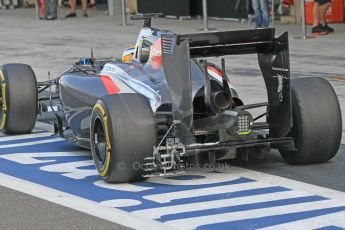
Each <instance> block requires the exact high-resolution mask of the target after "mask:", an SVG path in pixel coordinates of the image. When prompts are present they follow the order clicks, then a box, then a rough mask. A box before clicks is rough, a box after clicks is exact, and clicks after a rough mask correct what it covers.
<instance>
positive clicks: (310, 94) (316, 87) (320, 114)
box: [280, 77, 342, 164]
mask: <svg viewBox="0 0 345 230" xmlns="http://www.w3.org/2000/svg"><path fill="white" fill-rule="evenodd" d="M291 97H292V114H293V128H292V130H291V131H290V133H289V136H291V137H293V138H294V140H295V144H296V148H297V149H298V150H297V151H286V150H285V151H284V150H281V151H280V152H281V154H282V156H283V158H284V159H285V160H286V161H287V162H288V163H290V164H311V163H322V162H326V161H328V160H330V159H332V158H333V157H334V156H335V155H336V153H337V152H338V149H339V146H340V142H341V136H342V116H341V110H340V106H339V101H338V98H337V95H336V94H335V92H334V90H333V88H332V86H331V84H330V83H329V82H328V81H327V80H325V79H323V78H316V77H312V78H298V79H293V80H291Z"/></svg>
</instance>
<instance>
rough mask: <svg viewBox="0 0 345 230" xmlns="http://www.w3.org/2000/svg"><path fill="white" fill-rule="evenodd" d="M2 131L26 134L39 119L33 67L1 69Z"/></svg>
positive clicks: (0, 121) (15, 66) (2, 67)
mask: <svg viewBox="0 0 345 230" xmlns="http://www.w3.org/2000/svg"><path fill="white" fill-rule="evenodd" d="M0 85H1V90H0V91H1V92H0V130H2V131H3V132H5V133H7V134H25V133H29V132H31V130H32V129H33V128H34V126H35V123H36V118H37V106H38V104H37V82H36V77H35V74H34V72H33V71H32V69H31V67H30V66H28V65H24V64H7V65H3V66H1V68H0Z"/></svg>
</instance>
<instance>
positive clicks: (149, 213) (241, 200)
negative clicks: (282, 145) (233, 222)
mask: <svg viewBox="0 0 345 230" xmlns="http://www.w3.org/2000/svg"><path fill="white" fill-rule="evenodd" d="M308 195H310V194H306V193H302V192H297V191H283V192H276V193H274V194H272V193H269V194H259V195H251V196H246V197H238V198H230V199H222V200H214V201H206V202H198V203H191V204H182V205H175V206H168V207H159V208H152V209H145V210H140V211H135V212H133V214H136V215H138V216H142V217H146V218H150V219H158V218H160V217H162V216H164V215H170V214H178V213H183V212H193V211H201V210H207V209H210V207H211V208H212V209H214V208H225V207H229V206H236V205H245V204H253V203H259V202H268V201H276V200H281V199H289V198H298V197H304V196H308Z"/></svg>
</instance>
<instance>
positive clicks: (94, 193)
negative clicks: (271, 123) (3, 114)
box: [0, 136, 345, 230]
mask: <svg viewBox="0 0 345 230" xmlns="http://www.w3.org/2000/svg"><path fill="white" fill-rule="evenodd" d="M55 137H56V136H52V137H44V138H43V137H42V138H28V139H19V140H14V141H6V142H2V143H0V144H20V143H26V142H31V141H40V140H46V139H47V140H49V139H51V138H55ZM76 151H85V152H86V153H89V151H88V150H85V149H82V148H79V147H77V146H75V145H74V144H72V143H69V142H68V141H58V142H53V143H46V144H38V145H31V146H23V147H11V148H6V149H0V156H1V155H4V154H14V153H16V154H17V153H39V152H42V153H43V152H50V153H54V152H76ZM35 159H37V160H40V159H44V160H52V162H43V163H39V164H31V165H30V164H26V165H24V164H19V163H16V162H14V161H10V160H6V159H4V158H0V172H1V173H4V174H7V175H10V176H14V177H17V178H20V179H23V180H26V181H30V182H33V183H37V184H40V185H43V186H46V187H50V188H53V189H56V190H60V191H63V192H66V193H69V194H73V195H76V196H79V197H82V198H85V199H88V200H92V201H96V202H102V201H109V200H116V199H129V200H135V201H137V202H138V203H139V204H137V205H133V206H130V205H129V206H127V207H121V208H120V209H121V210H124V211H127V212H133V211H140V210H148V209H152V208H158V207H174V206H175V205H181V204H194V203H199V202H206V201H216V200H221V199H233V198H240V197H251V196H254V195H263V194H272V197H274V194H277V193H280V192H284V191H292V190H291V189H289V188H286V187H284V185H279V184H277V185H275V186H271V187H260V186H263V184H260V183H258V182H259V181H256V180H253V179H250V178H246V177H239V178H235V179H229V180H225V181H223V182H215V181H212V180H211V181H210V183H207V184H197V183H195V184H194V185H172V184H166V183H163V182H162V183H160V182H159V180H158V181H157V182H152V181H151V182H150V181H143V182H137V183H131V184H132V185H135V186H138V187H142V188H149V189H147V190H142V191H136V192H130V191H123V190H119V189H107V188H102V187H99V186H97V185H95V184H94V183H95V182H98V181H100V180H101V177H100V176H98V175H95V176H88V177H86V178H84V179H81V180H76V179H72V178H69V177H66V176H63V175H62V174H63V173H61V172H47V171H43V170H42V169H40V167H42V166H49V165H58V164H62V163H70V162H79V161H87V160H91V159H92V158H91V154H90V155H82V156H75V155H72V154H71V156H54V157H35ZM78 169H80V170H95V167H94V165H87V166H81V167H78ZM225 176H226V175H225ZM205 178H206V177H205V176H201V175H184V176H178V177H168V178H166V179H169V181H173V180H175V181H176V182H188V181H196V182H197V181H198V180H201V179H205ZM162 180H165V179H162ZM240 184H247V185H253V187H252V188H250V189H247V190H243V191H236V192H227V193H222V191H219V193H218V194H209V195H199V196H194V197H188V198H187V197H186V198H183V197H182V198H179V199H175V200H171V201H170V202H167V203H163V204H161V203H158V202H154V201H152V200H147V199H145V198H144V197H145V196H149V195H160V194H167V193H171V192H179V191H181V192H186V191H190V192H191V194H193V190H195V189H205V188H206V189H207V188H215V187H219V186H232V185H233V186H236V185H240ZM266 186H267V185H266ZM249 187H250V186H249ZM326 199H328V198H326V197H323V196H317V195H306V196H304V197H298V198H297V197H291V198H289V199H281V200H277V201H267V202H260V203H249V204H245V205H237V206H229V207H224V208H214V207H212V205H211V206H210V207H209V208H208V209H207V210H201V211H193V212H187V211H186V212H183V213H179V214H171V215H165V216H162V217H161V218H160V219H158V221H161V222H166V221H171V220H180V219H185V218H193V217H203V216H209V215H217V214H226V213H231V212H240V211H248V210H256V209H262V210H263V211H264V210H265V208H270V207H281V208H282V209H284V206H286V205H289V204H299V203H310V205H311V209H312V204H313V202H316V201H320V200H326ZM344 210H345V206H344V204H341V203H340V204H339V207H335V208H327V209H322V210H310V211H305V212H297V211H296V212H294V213H289V214H284V215H273V216H268V217H262V218H252V219H243V220H239V221H233V222H226V223H219V224H210V225H204V226H200V229H215V228H216V229H255V228H263V227H268V226H274V225H278V224H282V223H289V222H292V221H296V220H304V219H308V218H311V217H316V216H322V215H326V214H330V213H337V212H340V211H344ZM244 218H245V217H244ZM326 224H328V225H329V224H330V223H325V225H326ZM333 227H334V226H332V225H330V226H326V227H325V228H322V229H325V230H328V229H330V230H332V229H342V228H337V227H334V228H333Z"/></svg>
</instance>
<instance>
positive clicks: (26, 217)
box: [0, 9, 345, 229]
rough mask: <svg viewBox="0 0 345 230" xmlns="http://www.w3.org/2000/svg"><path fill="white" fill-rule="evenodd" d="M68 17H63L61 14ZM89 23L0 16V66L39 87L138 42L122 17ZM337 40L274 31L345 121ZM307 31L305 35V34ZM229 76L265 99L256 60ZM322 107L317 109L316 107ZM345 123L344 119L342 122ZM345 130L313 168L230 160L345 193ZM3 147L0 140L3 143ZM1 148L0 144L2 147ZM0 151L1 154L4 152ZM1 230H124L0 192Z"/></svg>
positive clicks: (276, 160)
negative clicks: (329, 92)
mask: <svg viewBox="0 0 345 230" xmlns="http://www.w3.org/2000/svg"><path fill="white" fill-rule="evenodd" d="M64 13H66V11H65V10H61V12H60V14H61V15H63V14H64ZM89 15H90V16H89V18H81V17H78V18H74V19H66V20H57V21H38V20H35V17H34V10H33V9H18V10H8V11H0V30H1V35H0V37H1V43H0V63H1V64H5V63H26V64H29V65H31V66H32V68H33V69H34V71H35V73H36V76H37V79H38V80H39V81H42V80H47V79H48V74H47V73H48V71H50V73H51V76H52V77H54V76H58V75H59V73H61V72H63V71H64V70H65V69H66V68H67V67H68V66H69V65H70V64H71V63H73V62H76V61H78V59H79V58H80V57H88V56H89V55H90V48H91V47H92V48H93V51H94V55H95V57H96V58H97V57H109V56H113V57H120V56H121V54H122V51H123V50H124V49H125V48H126V47H129V46H131V45H133V44H134V43H135V40H136V37H137V34H138V31H139V29H140V27H141V25H142V22H130V23H131V25H129V26H127V27H126V28H123V27H122V26H121V21H120V18H119V17H108V16H106V15H105V14H104V13H103V12H102V11H96V10H92V11H90V13H89ZM153 25H154V26H155V27H158V28H164V29H168V30H172V31H174V32H177V33H195V32H198V29H200V28H202V20H197V19H191V20H184V21H179V20H173V19H157V20H154V22H153ZM332 26H333V27H334V28H335V30H336V33H334V34H330V35H327V36H322V37H317V38H314V39H308V40H301V39H295V37H297V36H301V33H300V31H301V29H300V26H297V25H276V27H277V34H281V33H283V32H285V31H288V32H289V34H290V61H291V75H292V78H295V77H301V76H305V77H312V76H319V77H324V78H326V79H328V80H329V81H330V82H331V84H332V85H333V87H334V89H335V91H336V93H337V95H338V98H339V102H340V105H341V108H342V111H343V118H344V116H345V115H344V114H345V64H344V63H345V52H344V51H345V48H344V47H345V24H335V25H332ZM210 27H211V28H217V29H218V30H238V29H251V28H253V27H254V25H253V24H248V23H239V22H232V21H214V20H211V21H210ZM309 31H310V28H309ZM227 72H228V75H230V76H231V79H232V82H233V84H234V85H235V87H236V88H237V89H238V91H239V93H240V95H241V97H242V98H244V101H245V102H246V103H253V102H262V101H264V100H265V97H266V94H265V87H264V83H263V79H262V77H261V73H260V71H259V67H258V63H257V57H256V55H246V56H235V57H234V56H231V57H228V58H227ZM320 107H322V105H320ZM343 120H344V119H343ZM344 134H345V123H344V122H343V139H342V146H341V148H340V150H339V153H338V155H337V156H336V157H335V158H334V159H332V160H331V161H330V162H328V163H325V164H320V165H310V166H290V165H287V164H286V163H285V162H284V161H283V160H282V158H281V157H280V155H279V154H278V153H277V152H274V151H273V152H272V153H270V154H268V155H267V156H266V158H265V159H264V160H263V161H261V160H251V161H249V162H243V161H235V162H233V165H234V166H236V167H240V168H248V169H252V170H255V171H258V172H264V173H267V174H271V175H277V176H280V177H283V178H289V179H292V180H296V181H302V182H305V183H308V184H313V185H317V186H321V187H324V188H329V189H333V190H337V191H341V192H345V181H344V180H343V179H342V178H344V177H345V135H344ZM0 140H1V137H0ZM0 145H1V144H0ZM1 151H2V150H1V148H0V153H1ZM0 225H1V226H0V229H48V228H50V229H81V228H82V229H98V228H100V229H122V228H124V227H122V226H121V225H118V224H115V223H112V222H109V221H106V220H104V219H99V218H97V217H93V216H90V215H87V214H85V213H82V212H78V211H75V210H72V209H69V208H66V207H62V206H60V205H57V204H53V203H51V202H48V201H45V200H42V199H38V198H34V197H32V196H29V195H26V194H23V193H21V192H17V191H15V190H12V189H8V188H5V187H2V186H0Z"/></svg>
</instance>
